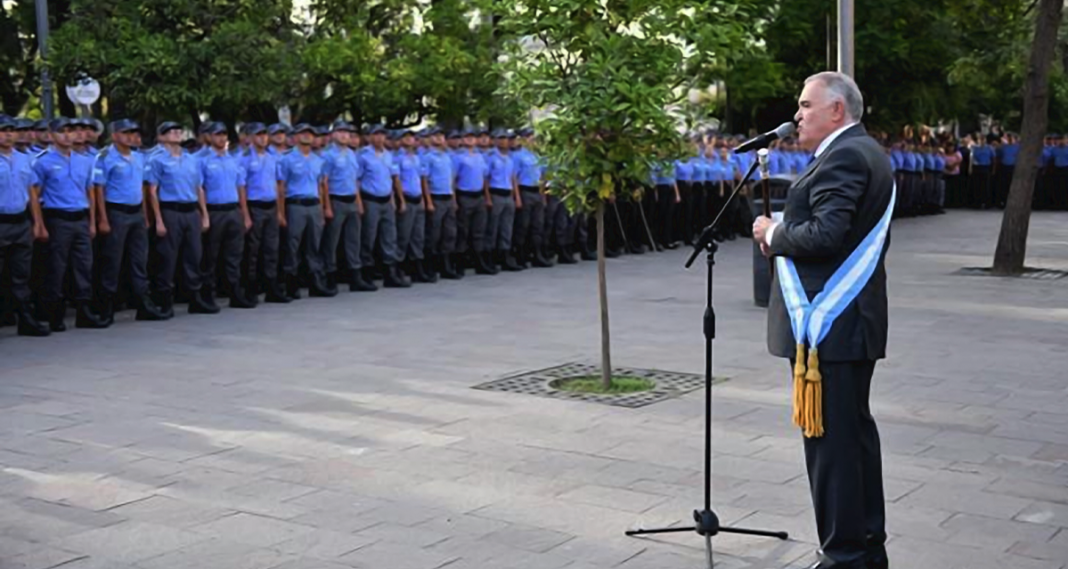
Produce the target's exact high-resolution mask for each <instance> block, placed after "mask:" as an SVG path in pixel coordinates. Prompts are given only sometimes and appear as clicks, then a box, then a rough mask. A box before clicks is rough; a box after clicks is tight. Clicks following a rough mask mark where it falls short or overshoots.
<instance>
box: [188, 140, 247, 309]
mask: <svg viewBox="0 0 1068 569" xmlns="http://www.w3.org/2000/svg"><path fill="white" fill-rule="evenodd" d="M207 134H208V140H209V141H210V143H211V146H210V147H209V148H208V152H207V153H206V154H204V155H203V156H202V157H201V158H200V176H201V179H202V180H203V184H204V202H205V204H206V205H207V210H208V218H209V220H210V225H211V227H210V228H209V229H208V233H207V235H206V237H205V241H204V262H203V264H202V268H201V270H202V287H203V296H204V300H205V302H207V303H208V304H215V287H216V285H217V284H219V281H218V278H217V271H218V267H219V265H220V264H221V265H222V269H223V282H222V286H223V287H224V290H225V292H226V293H227V295H228V296H229V297H230V308H254V307H255V306H256V304H255V302H253V301H252V300H251V299H249V298H246V295H245V291H244V287H243V286H242V282H241V281H242V279H241V259H242V257H243V256H244V254H245V233H246V232H247V231H248V230H249V229H251V228H252V217H251V216H250V215H249V211H248V201H247V198H246V193H245V171H244V170H243V169H242V168H241V162H240V160H239V159H238V157H237V156H234V155H233V154H230V153H229V152H227V149H226V144H227V136H226V134H227V129H226V124H224V123H221V122H213V123H212V124H211V125H210V126H209V127H208V129H207Z"/></svg>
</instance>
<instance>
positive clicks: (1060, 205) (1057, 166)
mask: <svg viewBox="0 0 1068 569" xmlns="http://www.w3.org/2000/svg"><path fill="white" fill-rule="evenodd" d="M1050 167H1051V168H1052V171H1053V176H1052V184H1051V185H1050V196H1049V197H1050V204H1051V206H1052V207H1053V208H1054V209H1059V210H1068V134H1062V135H1061V136H1060V137H1058V138H1057V144H1056V145H1055V146H1053V147H1051V148H1050Z"/></svg>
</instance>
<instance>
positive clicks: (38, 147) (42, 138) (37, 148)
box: [30, 119, 52, 156]
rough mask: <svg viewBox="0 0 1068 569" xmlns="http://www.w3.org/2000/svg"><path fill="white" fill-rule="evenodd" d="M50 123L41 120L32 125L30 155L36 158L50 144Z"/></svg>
mask: <svg viewBox="0 0 1068 569" xmlns="http://www.w3.org/2000/svg"><path fill="white" fill-rule="evenodd" d="M50 128H51V123H50V122H49V121H48V120H45V119H42V120H39V121H37V122H35V123H33V134H34V142H33V145H32V146H30V154H31V155H32V156H36V155H38V154H40V153H41V152H44V151H45V150H48V147H49V146H50V145H51V144H52V132H51V130H50Z"/></svg>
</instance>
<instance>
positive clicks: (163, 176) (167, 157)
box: [145, 149, 204, 203]
mask: <svg viewBox="0 0 1068 569" xmlns="http://www.w3.org/2000/svg"><path fill="white" fill-rule="evenodd" d="M145 181H146V182H148V183H149V184H150V185H152V186H157V187H158V188H159V189H158V190H157V191H158V195H159V201H161V202H179V203H192V202H195V201H197V190H198V189H199V188H200V187H201V186H202V185H204V179H203V177H202V176H201V175H200V161H199V160H197V158H196V157H195V156H193V155H192V154H190V153H188V152H186V151H185V150H182V151H181V154H179V155H178V156H174V155H173V154H171V153H170V152H168V151H167V150H166V149H163V150H161V151H160V152H157V153H156V155H155V156H153V157H152V158H151V159H150V160H149V163H148V168H147V169H146V173H145Z"/></svg>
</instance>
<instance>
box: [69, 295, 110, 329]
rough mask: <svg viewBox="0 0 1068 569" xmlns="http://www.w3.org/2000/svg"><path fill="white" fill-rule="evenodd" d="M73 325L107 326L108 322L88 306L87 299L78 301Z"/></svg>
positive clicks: (88, 326)
mask: <svg viewBox="0 0 1068 569" xmlns="http://www.w3.org/2000/svg"><path fill="white" fill-rule="evenodd" d="M74 326H75V327H76V328H96V329H99V328H107V327H108V326H110V324H109V323H108V322H107V321H106V320H104V319H102V318H101V317H100V316H99V315H97V314H96V313H95V312H93V310H92V308H90V307H89V301H88V300H79V301H78V312H77V316H75V318H74Z"/></svg>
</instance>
